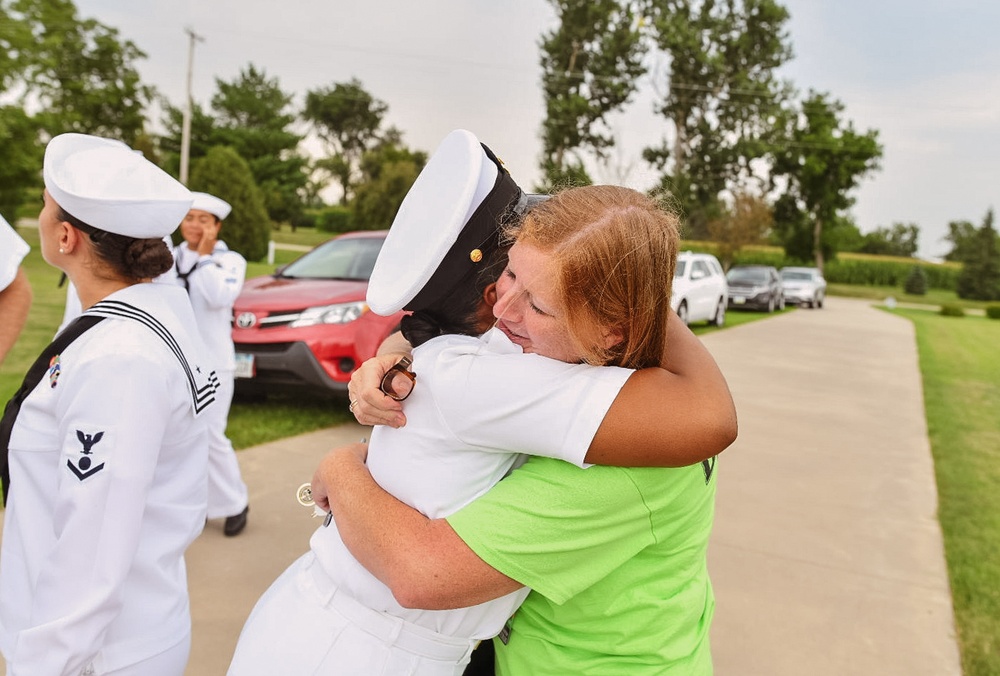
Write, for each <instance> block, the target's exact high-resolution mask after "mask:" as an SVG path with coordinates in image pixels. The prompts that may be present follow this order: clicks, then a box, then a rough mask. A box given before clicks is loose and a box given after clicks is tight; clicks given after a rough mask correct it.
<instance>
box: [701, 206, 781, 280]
mask: <svg viewBox="0 0 1000 676" xmlns="http://www.w3.org/2000/svg"><path fill="white" fill-rule="evenodd" d="M772 225H774V214H773V212H772V211H771V207H770V205H768V203H767V201H766V200H764V199H763V198H762V197H759V196H757V195H753V194H751V193H748V192H744V191H740V192H737V193H736V195H735V196H734V197H733V204H732V206H731V207H730V208H729V209H727V210H726V215H725V216H724V217H723V218H720V219H717V220H714V221H711V222H710V223H709V224H708V234H709V236H711V238H712V241H714V242H716V243H717V244H718V249H717V250H718V255H719V261H720V262H721V263H722V266H723V267H724V268H726V269H729V266H730V265H731V264H732V262H733V259H734V258H735V256H736V254H738V253H739V252H740V250H741V249H742V248H743V247H745V246H748V245H752V244H760V243H762V242H763V241H764V239H765V237H766V236H767V233H768V231H770V229H771V226H772Z"/></svg>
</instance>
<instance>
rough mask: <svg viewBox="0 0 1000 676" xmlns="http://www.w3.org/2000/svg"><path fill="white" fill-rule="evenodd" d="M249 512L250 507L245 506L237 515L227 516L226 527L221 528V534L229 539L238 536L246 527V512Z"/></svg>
mask: <svg viewBox="0 0 1000 676" xmlns="http://www.w3.org/2000/svg"><path fill="white" fill-rule="evenodd" d="M249 511H250V505H247V506H246V507H244V508H243V511H242V512H240V513H239V514H234V515H233V516H227V517H226V525H225V526H223V527H222V532H223V533H225V534H226V535H228V536H230V537H232V536H233V535H239V534H240V533H241V532H242V531H243V529H244V528H246V527H247V512H249Z"/></svg>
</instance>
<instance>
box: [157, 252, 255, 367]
mask: <svg viewBox="0 0 1000 676" xmlns="http://www.w3.org/2000/svg"><path fill="white" fill-rule="evenodd" d="M174 260H175V261H176V262H175V268H176V270H177V273H178V277H177V283H178V284H180V285H181V286H183V285H184V281H185V280H184V278H183V277H182V276H183V275H185V274H187V273H189V272H190V274H187V287H188V293H189V294H190V295H191V306H192V307H193V308H194V316H195V318H196V319H197V320H198V328H199V329H200V331H201V337H202V340H204V341H205V345H207V346H208V350H209V353H210V354H211V357H212V359H213V360H214V361H215V363H216V364H218V365H219V368H220V369H221V370H225V371H234V370H235V369H236V351H235V350H234V349H233V303H234V302H235V301H236V297H237V296H239V295H240V291H241V290H242V289H243V280H244V278H245V277H246V274H247V262H246V259H244V258H243V256H241V255H239V254H238V253H236V252H235V251H230V250H229V249H228V247H226V244H225V242H216V243H215V250H214V251H213V252H212V254H211V255H210V256H199V255H198V252H197V251H192V250H191V249H190V248H188V245H187V244H186V243H184V242H181V243H180V244H179V245H178V246H177V247H176V248H175V249H174Z"/></svg>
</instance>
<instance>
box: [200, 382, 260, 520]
mask: <svg viewBox="0 0 1000 676" xmlns="http://www.w3.org/2000/svg"><path fill="white" fill-rule="evenodd" d="M232 401H233V372H232V371H222V372H220V373H219V389H218V390H217V391H216V393H215V403H214V404H212V405H211V406H209V407H208V409H207V410H206V411H205V416H206V417H207V418H208V518H209V519H221V518H223V517H227V516H234V515H236V514H239V513H240V512H242V511H243V508H244V507H246V506H247V502H248V500H249V498H248V497H247V485H246V484H245V483H244V482H243V476H242V475H241V474H240V464H239V461H237V459H236V451H234V450H233V444H232V442H231V441H229V437H227V436H226V423H227V422H228V420H229V405H230V404H231V403H232Z"/></svg>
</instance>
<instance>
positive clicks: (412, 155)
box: [351, 143, 427, 230]
mask: <svg viewBox="0 0 1000 676" xmlns="http://www.w3.org/2000/svg"><path fill="white" fill-rule="evenodd" d="M425 164H427V154H426V153H423V152H420V151H412V150H409V149H408V148H406V147H404V146H403V145H401V144H397V143H382V144H380V145H379V146H378V147H376V148H375V149H373V150H370V151H368V152H367V153H365V154H364V156H363V157H362V160H361V174H362V180H361V181H359V182H358V187H357V190H356V191H355V193H354V199H353V200H352V202H351V207H352V210H353V212H354V217H353V219H352V223H351V224H352V227H353V228H355V229H356V230H381V229H384V228H388V227H389V226H390V225H392V220H393V219H394V218H395V217H396V212H397V211H399V205H400V204H402V203H403V198H404V197H405V196H406V193H407V192H408V191H409V189H410V186H412V185H413V182H414V181H415V180H417V175H418V174H419V173H420V170H421V169H423V167H424V165H425Z"/></svg>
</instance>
